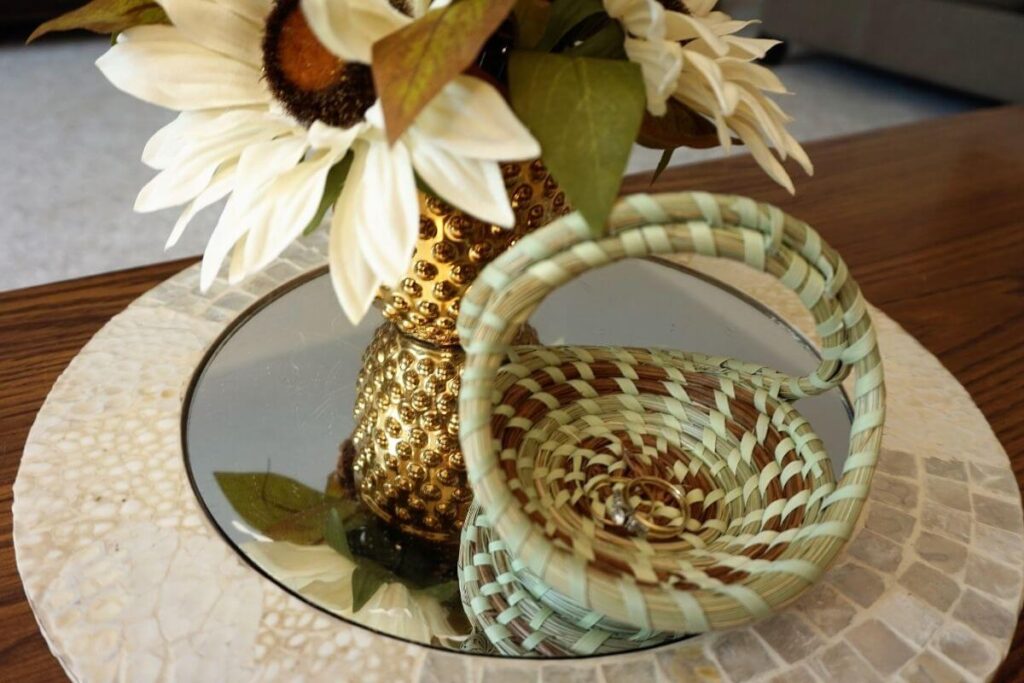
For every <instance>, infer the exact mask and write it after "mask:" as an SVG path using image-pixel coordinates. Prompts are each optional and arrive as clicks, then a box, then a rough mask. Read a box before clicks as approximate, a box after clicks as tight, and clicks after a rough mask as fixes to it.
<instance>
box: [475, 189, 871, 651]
mask: <svg viewBox="0 0 1024 683" xmlns="http://www.w3.org/2000/svg"><path fill="white" fill-rule="evenodd" d="M688 252H695V253H698V254H702V255H706V256H718V257H722V258H729V259H733V260H736V261H742V262H744V263H747V264H748V265H750V266H751V267H753V268H756V269H758V270H762V271H765V272H767V273H769V274H771V275H773V276H775V277H777V278H778V279H779V280H781V282H782V283H783V284H785V285H786V286H787V287H789V288H790V289H792V290H793V291H794V292H795V293H796V294H797V295H798V296H799V297H800V299H801V301H802V302H803V303H804V304H805V305H806V306H807V308H808V309H809V310H810V312H811V314H812V315H813V317H814V319H815V321H816V323H817V331H818V336H819V337H820V340H821V349H822V354H821V355H822V360H821V363H820V364H819V366H818V367H817V368H816V369H815V370H814V372H812V373H811V374H809V375H806V376H801V377H791V376H789V375H786V374H784V373H781V372H778V371H775V370H772V369H770V368H765V367H761V366H758V365H756V364H753V363H750V362H746V361H739V360H731V359H723V358H714V357H708V356H701V355H698V354H686V353H681V352H672V351H660V350H649V349H621V348H570V347H563V348H559V347H551V348H546V347H517V348H510V346H509V344H510V342H511V340H512V336H513V335H514V333H515V330H516V329H518V327H519V326H520V325H521V324H522V323H523V322H525V320H526V319H527V318H528V317H529V316H530V315H531V313H532V312H533V311H534V310H535V309H536V308H537V306H538V305H539V304H540V302H541V301H542V300H543V299H544V297H545V296H546V295H547V294H548V293H550V292H551V291H552V290H554V289H555V288H557V287H558V286H559V285H561V284H563V283H565V282H567V281H568V280H570V279H572V278H574V277H576V276H578V275H580V274H581V273H583V272H585V271H587V270H589V269H591V268H596V267H600V266H602V265H605V264H608V263H612V262H615V261H618V260H621V259H624V258H628V257H646V256H656V255H668V254H673V253H688ZM460 328H461V329H460V335H461V337H462V339H463V340H464V344H465V347H466V351H467V356H466V366H465V370H464V372H463V376H462V380H463V384H462V390H461V393H460V420H461V424H460V438H461V445H462V449H463V454H464V457H465V461H466V465H467V470H468V473H469V480H470V485H471V486H472V488H473V490H474V493H475V495H476V499H477V501H478V503H479V505H480V507H481V508H482V510H483V511H484V512H485V513H486V515H487V518H488V520H489V523H490V525H491V530H490V533H492V534H493V536H494V537H495V538H497V539H499V540H500V541H501V542H502V544H503V545H502V549H503V552H507V553H508V555H509V557H511V558H514V559H515V560H516V561H517V562H518V563H517V565H516V568H517V569H519V570H520V571H521V572H528V573H529V574H530V575H531V576H533V577H535V578H536V580H537V581H539V582H541V583H542V584H543V585H545V586H547V587H549V588H550V589H551V590H552V591H553V592H554V593H555V594H557V595H559V596H561V598H563V599H564V601H566V602H567V603H568V604H571V605H573V606H575V607H574V609H580V610H586V611H589V612H593V613H596V614H598V615H603V616H604V617H606V618H607V620H608V622H609V623H617V624H626V625H630V626H631V627H633V629H635V630H637V631H642V632H657V631H663V632H673V633H694V632H701V631H707V630H710V629H718V628H728V627H732V626H736V625H739V624H743V623H746V622H749V621H751V620H753V619H756V618H760V617H762V616H765V615H767V614H768V613H770V612H771V611H772V610H774V609H777V608H779V607H780V606H782V605H784V604H786V603H788V602H790V601H792V600H793V599H795V598H796V597H797V596H798V595H799V594H800V593H801V592H802V591H804V590H805V589H806V588H807V587H808V586H809V585H810V584H811V583H813V582H814V581H815V580H816V579H817V578H818V577H819V576H820V575H821V573H822V572H823V571H824V569H825V568H827V567H828V565H829V564H830V563H831V561H832V560H833V559H834V558H835V556H836V554H837V553H838V552H839V550H840V548H841V547H842V546H843V544H844V543H845V542H846V541H847V539H848V538H849V536H850V533H851V531H852V529H853V527H854V524H855V522H856V520H857V517H858V515H859V513H860V510H861V507H862V504H863V501H864V498H865V497H866V495H867V491H868V486H869V484H870V481H871V475H872V472H873V471H874V467H875V462H876V459H877V456H878V450H879V445H880V441H881V436H882V423H883V420H884V414H885V401H884V395H885V392H884V385H883V376H882V366H881V358H880V356H879V352H878V348H877V343H876V338H875V334H874V330H873V328H872V326H871V321H870V318H869V316H868V313H867V306H866V303H865V301H864V299H863V297H862V296H861V294H860V291H859V289H858V287H857V285H856V284H855V283H854V282H853V280H852V279H851V278H850V276H849V273H848V271H847V268H846V266H845V264H844V263H843V261H842V260H841V259H840V258H839V256H838V255H837V254H836V253H835V252H834V251H833V250H832V249H831V248H829V247H828V245H826V244H825V243H824V242H823V241H822V240H821V238H820V236H819V235H818V234H817V233H816V232H814V231H813V230H812V229H811V228H810V227H808V226H807V225H806V224H805V223H803V222H801V221H799V220H797V219H795V218H792V217H790V216H788V215H786V214H784V213H783V212H782V211H780V210H779V209H777V208H775V207H772V206H770V205H766V204H759V203H757V202H754V201H753V200H751V199H747V198H743V197H735V196H719V195H710V194H707V193H682V194H667V195H633V196H630V197H626V198H625V199H624V200H623V201H621V202H620V203H619V204H618V205H617V207H616V209H615V210H614V211H613V213H612V216H611V219H610V222H609V234H608V236H606V237H603V238H600V239H593V238H592V236H591V234H590V232H589V230H588V229H587V227H586V225H585V224H584V223H583V221H582V220H581V219H580V218H579V216H578V215H575V214H574V215H571V216H567V217H565V218H563V219H560V220H558V221H556V222H555V223H553V224H551V225H550V226H548V227H547V228H544V229H542V230H540V231H538V232H536V233H533V234H532V235H530V236H527V237H524V238H523V239H521V240H520V242H519V243H518V244H517V245H516V246H515V247H514V248H513V249H511V250H509V251H508V252H506V253H505V254H503V255H502V256H501V257H499V258H498V259H497V260H495V261H494V262H493V263H492V264H491V265H490V266H489V267H488V268H487V269H486V270H485V271H484V272H483V273H482V274H481V275H480V277H479V278H478V280H477V281H476V283H475V284H474V286H473V288H472V290H471V291H470V294H469V297H468V298H467V299H466V300H465V301H464V302H463V304H462V308H461V312H460ZM509 354H511V355H509ZM507 355H508V356H509V360H508V363H507V364H504V359H505V357H506V356H507ZM851 370H852V371H853V372H854V373H855V375H856V382H855V385H854V401H853V403H854V420H853V424H852V427H851V435H850V448H849V454H848V456H847V458H846V460H845V462H844V466H843V471H842V473H841V476H840V477H839V478H838V481H837V480H836V477H835V476H834V475H833V472H832V470H831V466H830V463H829V459H828V457H827V455H826V453H825V451H824V446H823V444H822V442H821V440H820V439H819V438H818V437H817V435H816V434H815V433H814V432H813V430H812V428H811V426H810V424H809V423H808V422H807V420H806V419H805V418H803V417H802V416H801V415H800V413H799V412H798V411H797V410H796V408H795V407H794V406H793V402H794V401H795V400H796V399H799V398H801V397H804V396H809V395H814V394H818V393H821V392H823V391H826V390H828V389H831V388H833V387H835V386H836V385H837V384H839V383H840V382H842V381H843V379H844V378H845V377H846V376H847V375H848V374H849V373H850V371H851ZM647 477H653V478H656V479H658V480H661V481H666V482H669V484H670V485H671V488H672V490H673V491H676V493H675V494H673V495H674V501H673V500H669V497H667V496H665V495H664V494H663V492H659V491H658V490H655V491H653V492H651V491H647V490H645V488H644V487H643V486H640V487H634V488H629V489H628V490H627V492H626V494H624V495H620V501H621V500H627V501H629V502H630V504H631V505H632V507H633V508H635V509H638V508H639V506H645V507H644V509H646V510H647V512H648V517H649V519H656V520H657V525H656V526H657V529H658V530H660V531H665V530H667V531H668V533H667V534H666V533H660V531H659V533H658V534H653V535H644V534H638V533H636V530H635V529H632V530H630V529H627V528H624V527H623V525H622V524H621V520H616V519H615V514H613V511H612V510H611V508H610V503H609V501H610V500H612V497H611V496H610V495H609V493H610V492H611V493H614V492H615V489H616V488H617V487H618V488H619V489H620V490H621V488H622V487H623V485H624V484H623V482H625V483H626V485H627V486H631V482H633V481H634V480H638V479H644V478H647ZM620 493H621V491H620ZM470 599H472V596H470Z"/></svg>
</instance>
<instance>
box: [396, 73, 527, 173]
mask: <svg viewBox="0 0 1024 683" xmlns="http://www.w3.org/2000/svg"><path fill="white" fill-rule="evenodd" d="M413 126H414V127H415V128H416V130H417V132H419V133H420V134H422V135H423V136H424V137H429V138H430V139H431V140H432V141H433V143H434V144H435V145H437V146H438V147H441V148H443V149H445V150H447V151H448V152H450V153H452V154H454V155H457V156H463V157H468V158H471V159H491V160H495V161H518V160H525V159H533V158H535V157H538V156H540V144H539V143H538V142H537V140H535V139H534V137H533V136H532V135H531V134H530V131H528V130H527V129H526V126H524V125H523V124H522V123H521V122H520V121H519V119H518V118H517V117H516V115H515V114H514V113H513V112H512V109H511V108H510V107H509V106H508V103H507V102H505V98H503V97H502V96H501V93H499V92H498V91H497V90H495V89H494V88H493V87H492V86H491V85H489V84H487V83H485V82H484V81H482V80H480V79H479V78H473V77H472V76H457V77H456V78H455V79H453V80H452V81H451V83H449V84H448V85H447V86H445V88H444V89H443V90H442V91H441V92H440V94H438V96H437V97H435V98H434V99H433V100H432V101H431V102H430V104H428V105H427V106H426V108H425V109H424V110H423V111H422V112H421V113H420V115H419V116H418V117H417V118H416V121H415V122H414V123H413Z"/></svg>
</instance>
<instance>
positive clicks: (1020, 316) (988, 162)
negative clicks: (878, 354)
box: [0, 107, 1024, 683]
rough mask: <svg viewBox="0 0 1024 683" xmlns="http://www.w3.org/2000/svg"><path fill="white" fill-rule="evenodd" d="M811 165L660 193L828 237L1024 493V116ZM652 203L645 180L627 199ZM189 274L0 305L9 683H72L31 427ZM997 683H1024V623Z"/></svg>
mask: <svg viewBox="0 0 1024 683" xmlns="http://www.w3.org/2000/svg"><path fill="white" fill-rule="evenodd" d="M808 152H809V153H810V155H811V157H812V159H813V160H814V162H815V164H816V166H817V174H816V176H815V177H814V178H812V179H806V178H798V181H797V185H798V188H799V195H798V196H797V197H796V198H791V197H789V196H787V195H786V193H785V191H783V190H780V189H778V188H777V187H775V186H774V185H773V184H772V183H771V182H770V181H769V180H768V179H767V178H766V177H765V176H764V175H763V174H762V173H761V172H760V171H759V170H758V169H757V168H756V167H755V166H754V164H753V163H752V162H751V161H750V159H749V158H747V157H742V156H737V157H735V158H731V159H728V160H725V161H715V162H709V163H704V164H699V165H695V166H690V167H685V168H679V169H674V170H672V171H669V172H667V173H665V175H664V176H663V177H662V178H661V179H660V180H659V181H658V183H657V184H656V186H655V187H654V188H653V189H656V190H682V189H698V188H699V189H703V190H710V191H715V192H734V193H739V194H746V195H751V196H754V197H757V198H759V199H763V200H766V201H771V202H774V203H776V204H778V205H780V206H782V207H784V208H785V209H786V210H788V211H790V212H792V213H794V214H795V215H797V216H799V217H801V218H803V219H805V220H807V221H808V222H809V223H810V224H811V225H813V226H815V227H816V228H817V229H818V230H820V231H821V232H822V234H823V235H824V236H825V238H826V239H827V240H828V241H829V242H831V243H832V244H833V245H834V246H835V247H836V248H837V249H838V250H839V251H840V252H841V253H842V254H843V256H844V257H845V259H846V261H847V263H848V264H849V265H850V268H851V270H852V272H853V274H854V275H855V277H856V278H857V280H858V282H859V283H860V285H861V287H862V288H863V290H864V292H865V294H866V296H867V297H868V299H869V300H870V301H871V302H872V303H874V304H875V305H877V306H879V307H881V308H882V309H883V310H884V311H885V312H886V313H887V314H888V315H889V316H891V317H892V318H894V319H895V320H897V321H898V322H899V323H900V324H902V325H903V326H904V327H905V328H906V329H907V330H909V331H910V333H911V334H913V335H914V336H915V337H917V338H918V339H919V340H920V341H921V342H922V343H923V344H924V345H925V346H926V347H927V348H928V349H929V350H930V351H931V352H932V353H934V354H935V355H936V356H938V357H939V358H940V359H941V360H942V362H943V363H945V365H946V366H947V367H948V368H949V369H950V370H951V371H952V372H953V374H955V375H956V376H957V378H958V379H959V380H960V382H961V383H963V384H964V386H966V387H967V389H968V390H969V391H970V393H971V395H972V396H973V397H974V400H975V401H976V402H977V404H978V405H979V406H980V408H981V410H982V411H983V412H984V413H985V415H986V416H987V417H988V419H989V421H990V422H991V423H992V426H993V428H994V429H995V432H996V434H997V435H998V436H999V438H1000V440H1001V441H1002V443H1003V445H1004V447H1005V448H1006V450H1007V452H1008V453H1009V454H1010V457H1011V459H1012V460H1013V466H1014V471H1015V473H1016V475H1017V481H1018V482H1019V483H1020V484H1021V486H1022V487H1024V372H1022V371H1021V367H1022V366H1024V107H1003V108H998V109H988V110H982V111H978V112H975V113H971V114H967V115H964V116H958V117H952V118H946V119H940V120H935V121H930V122H927V123H922V124H915V125H911V126H904V127H900V128H892V129H888V130H883V131H878V132H873V133H868V134H864V135H858V136H854V137H849V138H842V139H836V140H828V141H823V142H818V143H814V144H811V145H809V146H808ZM650 189H651V187H650V185H649V184H648V180H647V179H646V178H632V179H629V180H627V182H626V183H625V187H624V191H630V192H636V191H642V190H646V191H649V190H650ZM125 201H128V198H125ZM85 227H86V228H87V229H91V230H95V231H96V233H97V235H98V236H99V235H100V232H101V230H102V226H101V225H90V226H85ZM40 229H45V226H40ZM98 238H99V237H98ZM191 262H192V261H191V260H183V261H175V262H172V263H164V264H159V265H155V266H148V267H145V268H136V269H132V270H127V271H122V272H118V273H109V274H106V275H98V276H94V277H89V278H82V279H78V280H72V281H69V282H62V283H57V284H53V285H45V286H42V287H34V288H31V289H24V290H19V291H14V292H6V293H2V294H0V681H18V682H19V683H29V682H30V681H52V680H61V679H62V678H63V674H62V671H61V668H60V666H59V665H58V664H57V661H56V660H55V659H53V657H51V656H50V654H49V651H48V650H47V647H46V643H45V641H44V640H43V638H42V636H41V635H40V634H39V631H38V629H37V627H36V622H35V620H34V618H33V616H32V612H31V610H30V609H29V606H28V604H27V603H26V602H25V597H24V593H23V592H22V589H21V584H20V582H19V580H18V574H17V570H16V568H15V563H14V553H13V551H12V543H11V514H10V509H11V502H12V500H11V498H12V495H11V487H12V484H13V482H14V477H15V474H16V473H17V469H18V462H19V460H20V458H21V452H22V447H23V445H24V443H25V438H26V436H27V434H28V430H29V427H30V426H31V424H32V420H33V419H34V417H35V414H36V411H37V410H38V409H39V406H40V405H41V404H42V402H43V400H44V399H45V397H46V394H47V392H48V391H49V390H50V386H51V385H52V384H53V382H54V380H55V379H56V378H57V376H58V375H59V374H60V372H61V370H63V368H64V367H65V365H67V363H68V362H69V361H70V360H71V359H72V358H73V357H74V356H75V354H76V353H78V350H79V349H80V348H81V347H82V345H83V344H84V343H85V342H86V341H88V339H89V338H90V337H91V336H92V335H93V334H94V333H95V332H96V331H97V330H98V329H99V328H100V327H101V326H102V325H103V324H104V323H105V322H106V321H107V320H108V319H109V318H110V317H111V316H112V315H114V314H115V313H117V312H118V311H120V310H121V309H122V308H124V307H125V306H126V305H127V304H128V303H129V302H130V301H131V300H132V299H134V298H135V297H137V296H139V295H140V294H142V293H143V292H145V291H146V290H148V289H150V288H151V287H153V286H155V285H156V284H157V283H159V282H160V281H162V280H164V279H165V278H167V277H169V276H170V275H172V274H173V273H175V272H177V271H179V270H181V269H182V268H184V267H185V266H187V265H189V264H190V263H191ZM997 680H999V681H1017V680H1024V627H1022V623H1018V628H1017V635H1016V637H1015V639H1014V644H1013V648H1012V650H1011V652H1010V655H1009V657H1008V659H1007V661H1006V662H1005V664H1004V665H1003V667H1002V669H1001V670H1000V672H999V674H998V676H997Z"/></svg>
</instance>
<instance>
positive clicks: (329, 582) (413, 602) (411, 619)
mask: <svg viewBox="0 0 1024 683" xmlns="http://www.w3.org/2000/svg"><path fill="white" fill-rule="evenodd" d="M242 549H243V551H244V552H245V554H246V555H248V556H249V557H251V558H252V559H253V561H255V562H256V563H257V564H258V565H259V566H261V567H263V568H264V569H265V570H267V571H268V572H270V573H271V574H273V576H274V577H276V578H277V579H278V580H279V581H281V582H282V583H283V584H284V585H286V586H288V587H289V588H290V589H292V590H294V591H295V592H296V593H298V594H299V595H302V596H304V597H306V598H308V599H310V600H313V601H315V602H316V603H317V604H318V605H320V606H322V607H324V608H326V609H329V610H331V611H332V612H334V613H336V614H338V615H340V616H342V617H345V618H346V619H350V620H354V621H357V622H358V623H360V624H362V625H363V626H366V627H368V628H371V629H373V630H376V631H382V632H384V633H390V634H392V635H395V636H398V637H399V638H405V639H407V640H412V641H414V642H418V643H427V644H430V643H433V642H438V641H441V642H445V643H449V644H455V643H459V642H461V641H462V640H463V639H465V638H466V637H467V635H468V632H467V631H465V630H463V629H460V628H458V627H457V626H454V625H453V624H452V620H451V619H450V618H449V616H448V612H447V611H446V609H445V607H444V606H442V605H441V603H440V602H438V600H437V599H436V598H435V597H432V596H431V595H430V594H429V592H424V591H416V590H411V589H409V588H408V587H407V586H405V585H403V584H401V583H398V582H388V583H384V584H382V585H381V586H380V587H379V588H377V590H376V591H375V592H374V593H373V595H372V596H371V597H370V598H369V599H368V600H367V601H366V604H364V605H362V606H361V607H360V608H359V609H358V610H354V609H353V604H352V575H353V574H354V573H355V570H356V566H357V565H356V563H355V562H353V561H352V560H350V559H348V558H346V557H343V556H342V555H339V554H338V553H337V552H335V551H334V550H332V549H331V548H330V547H328V546H326V545H296V544H294V543H288V542H286V541H250V542H248V543H245V544H244V545H243V547H242Z"/></svg>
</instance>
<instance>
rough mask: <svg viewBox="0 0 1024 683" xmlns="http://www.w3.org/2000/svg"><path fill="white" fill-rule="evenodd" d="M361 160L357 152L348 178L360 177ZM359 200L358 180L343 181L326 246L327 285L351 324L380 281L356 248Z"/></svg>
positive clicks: (363, 158)
mask: <svg viewBox="0 0 1024 683" xmlns="http://www.w3.org/2000/svg"><path fill="white" fill-rule="evenodd" d="M365 163H366V154H365V153H361V154H357V155H356V158H355V161H353V163H352V169H351V171H350V172H349V178H358V177H360V176H362V173H363V168H364V166H365ZM357 174H358V175H357ZM360 200H361V193H360V191H359V187H358V183H357V182H346V183H345V187H344V188H343V189H342V191H341V196H340V197H338V201H337V202H336V203H335V205H334V215H333V216H332V217H331V236H330V243H329V247H328V262H329V263H330V272H331V285H332V286H333V287H334V294H335V296H336V297H337V298H338V303H340V304H341V309H342V310H343V311H344V312H345V315H346V316H347V317H348V319H349V320H350V321H351V322H352V324H353V325H355V324H357V323H358V322H359V321H360V320H362V318H363V316H364V315H366V312H367V311H368V310H369V309H370V305H371V304H372V303H373V297H374V296H375V295H376V293H377V290H378V289H379V288H380V284H381V282H380V278H378V277H377V276H376V275H375V274H374V272H373V270H372V269H371V268H370V266H369V264H368V263H367V262H366V259H365V258H364V257H363V252H362V250H361V249H360V247H359V242H360V234H359V233H360V230H361V229H362V228H363V227H365V226H362V225H361V224H360V221H359V217H360V215H359V207H358V202H359V201H360Z"/></svg>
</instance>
